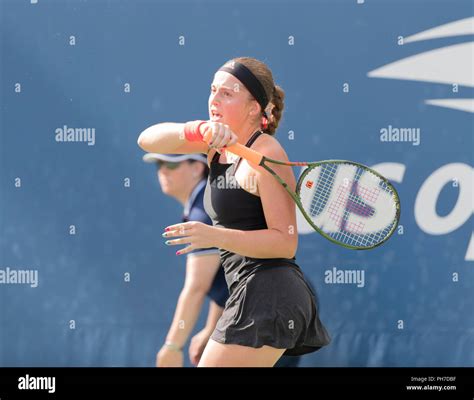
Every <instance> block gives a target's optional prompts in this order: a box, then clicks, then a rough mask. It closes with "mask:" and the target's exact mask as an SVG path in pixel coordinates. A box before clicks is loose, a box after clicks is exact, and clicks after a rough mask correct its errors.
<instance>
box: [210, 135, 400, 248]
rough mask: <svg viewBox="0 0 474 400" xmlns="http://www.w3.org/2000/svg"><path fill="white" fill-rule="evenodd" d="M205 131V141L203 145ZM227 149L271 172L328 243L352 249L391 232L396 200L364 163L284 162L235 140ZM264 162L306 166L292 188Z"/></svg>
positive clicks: (380, 240) (396, 213)
mask: <svg viewBox="0 0 474 400" xmlns="http://www.w3.org/2000/svg"><path fill="white" fill-rule="evenodd" d="M211 137H212V134H211V133H210V132H209V131H208V132H206V134H205V136H204V140H205V141H206V142H207V143H208V142H209V140H210V139H211ZM226 151H230V152H231V153H233V154H235V155H238V156H240V157H242V158H244V159H246V160H247V161H250V162H251V163H254V164H256V165H259V166H261V167H263V168H265V169H266V170H267V171H268V172H270V173H271V174H272V175H273V177H274V178H275V179H276V180H277V181H278V182H279V183H280V184H281V185H282V186H283V187H284V188H285V189H286V191H287V192H288V194H289V195H290V196H291V197H292V199H293V200H294V202H295V203H296V205H297V206H298V208H299V209H300V211H301V213H302V215H303V217H304V218H305V219H306V221H308V223H309V224H310V225H311V226H312V227H313V228H314V229H315V230H316V231H317V232H318V233H320V234H321V235H322V236H324V237H325V238H326V239H328V240H330V241H331V242H333V243H336V244H338V245H341V246H343V247H346V248H349V249H355V250H366V249H373V248H374V247H377V246H380V245H381V244H382V243H384V242H385V241H387V239H388V238H389V237H390V236H391V235H392V234H393V232H394V231H395V229H396V228H397V226H398V221H399V219H400V200H399V197H398V193H397V191H396V190H395V188H394V187H393V186H392V185H391V184H390V182H389V181H388V180H387V179H386V178H384V177H383V176H382V175H380V174H379V173H377V172H375V171H374V170H372V169H370V168H369V167H366V166H365V165H362V164H359V163H355V162H352V161H344V160H326V161H318V162H284V161H278V160H273V159H271V158H268V157H265V156H264V155H262V154H260V153H259V152H257V151H255V150H253V149H250V148H248V147H246V146H243V145H241V144H240V143H237V144H235V145H232V146H229V147H226ZM268 163H273V164H278V165H286V166H292V167H293V166H294V167H307V168H306V169H305V170H304V171H303V173H302V174H301V176H300V178H299V179H298V182H297V184H296V191H295V192H293V190H291V189H290V188H289V187H288V185H287V183H286V182H284V181H283V180H282V178H281V177H280V176H279V175H278V174H277V173H276V172H275V171H274V170H273V169H271V168H270V166H269V165H268Z"/></svg>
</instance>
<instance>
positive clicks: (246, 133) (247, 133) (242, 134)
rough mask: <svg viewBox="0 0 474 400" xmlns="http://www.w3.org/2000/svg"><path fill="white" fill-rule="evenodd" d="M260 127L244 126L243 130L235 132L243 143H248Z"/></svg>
mask: <svg viewBox="0 0 474 400" xmlns="http://www.w3.org/2000/svg"><path fill="white" fill-rule="evenodd" d="M258 129H259V128H258V127H256V126H244V127H243V128H242V129H241V130H239V131H238V132H235V133H236V135H237V136H238V137H239V140H238V142H239V143H240V144H242V145H244V146H245V145H246V144H247V142H248V141H249V139H250V138H251V137H252V135H253V134H254V133H255V132H256V131H258Z"/></svg>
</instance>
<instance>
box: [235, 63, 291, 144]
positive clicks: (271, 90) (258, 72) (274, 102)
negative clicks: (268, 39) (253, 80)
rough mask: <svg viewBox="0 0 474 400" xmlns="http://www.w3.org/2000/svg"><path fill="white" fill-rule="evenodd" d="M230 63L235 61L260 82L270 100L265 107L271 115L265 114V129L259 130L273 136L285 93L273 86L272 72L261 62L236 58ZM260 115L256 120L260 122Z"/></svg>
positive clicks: (280, 114) (279, 117) (283, 105)
mask: <svg viewBox="0 0 474 400" xmlns="http://www.w3.org/2000/svg"><path fill="white" fill-rule="evenodd" d="M232 61H237V62H239V63H241V64H243V65H245V66H246V67H247V68H248V69H249V70H250V71H252V73H253V74H254V75H255V76H256V77H257V79H258V80H259V81H260V83H261V84H262V86H263V88H264V89H265V93H266V94H267V98H268V99H270V101H269V103H268V106H267V110H269V109H271V113H267V116H268V126H267V128H266V129H263V127H262V126H261V130H262V131H263V132H265V133H268V134H269V135H274V134H275V131H276V129H277V128H278V124H279V122H280V120H281V116H282V114H283V108H284V107H285V104H284V102H283V101H284V99H285V92H284V91H283V89H282V88H281V87H280V86H278V85H275V82H274V81H273V75H272V71H271V70H270V68H268V66H267V65H266V64H265V63H263V62H262V61H259V60H257V59H255V58H252V57H238V58H234V59H233V60H232ZM264 111H265V110H262V115H263V112H264ZM262 115H260V116H259V117H258V120H261V117H262Z"/></svg>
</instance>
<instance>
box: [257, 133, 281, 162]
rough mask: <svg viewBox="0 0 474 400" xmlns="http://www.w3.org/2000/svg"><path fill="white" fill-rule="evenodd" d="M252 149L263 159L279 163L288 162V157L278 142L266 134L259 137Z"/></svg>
mask: <svg viewBox="0 0 474 400" xmlns="http://www.w3.org/2000/svg"><path fill="white" fill-rule="evenodd" d="M252 147H253V149H255V150H256V151H258V152H259V153H261V154H263V155H264V156H265V157H268V158H272V159H274V160H279V161H288V156H287V154H286V152H285V149H284V148H283V147H282V145H281V144H280V142H279V141H278V140H277V139H276V138H275V137H274V136H272V135H269V134H267V133H264V134H263V135H260V136H259V137H258V138H257V140H256V141H255V143H254V145H253V146H252Z"/></svg>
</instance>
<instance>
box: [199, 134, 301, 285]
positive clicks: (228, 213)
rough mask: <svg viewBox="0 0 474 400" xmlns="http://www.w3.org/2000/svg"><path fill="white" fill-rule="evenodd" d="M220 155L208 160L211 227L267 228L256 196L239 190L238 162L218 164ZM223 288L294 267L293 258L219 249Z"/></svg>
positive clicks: (206, 199)
mask: <svg viewBox="0 0 474 400" xmlns="http://www.w3.org/2000/svg"><path fill="white" fill-rule="evenodd" d="M262 133H263V132H261V131H256V132H255V133H254V134H253V135H252V136H251V137H250V139H249V140H248V142H247V143H246V146H247V147H251V145H252V144H253V143H254V142H255V140H256V139H257V138H258V137H259V136H260V135H261V134H262ZM219 156H220V154H219V153H217V152H216V154H215V155H214V157H213V158H212V161H211V165H210V170H209V178H208V180H207V185H206V190H205V193H204V209H205V210H206V212H207V214H208V215H209V217H210V218H211V220H212V223H213V225H214V226H220V227H224V228H229V229H239V230H243V231H253V230H258V229H267V228H268V227H267V223H266V220H265V215H264V212H263V207H262V202H261V200H260V197H259V196H256V195H254V194H252V193H250V192H248V191H246V190H244V189H243V188H241V187H240V185H239V184H238V182H237V180H236V179H235V172H236V170H237V167H238V166H239V164H240V162H241V159H240V158H239V159H238V161H237V162H236V163H232V164H229V163H228V164H221V163H219ZM220 256H221V261H222V266H223V267H224V271H225V275H226V281H227V285H228V286H229V289H232V288H231V286H233V285H234V284H235V283H237V282H239V281H240V280H241V279H242V278H244V277H246V276H248V275H249V274H252V273H254V272H255V271H256V270H257V269H258V268H261V267H263V266H264V267H265V268H268V267H270V266H283V265H288V266H292V267H296V268H298V266H297V265H296V263H295V258H292V259H288V258H252V257H245V256H241V255H240V254H236V253H232V252H230V251H227V250H222V249H220Z"/></svg>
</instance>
